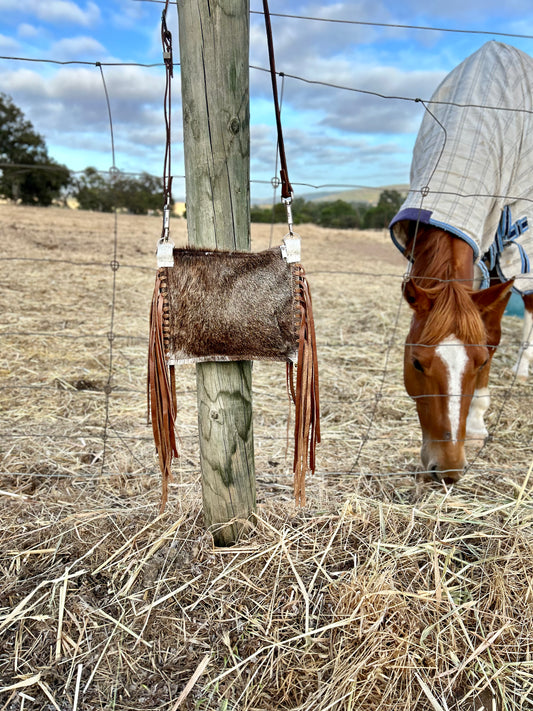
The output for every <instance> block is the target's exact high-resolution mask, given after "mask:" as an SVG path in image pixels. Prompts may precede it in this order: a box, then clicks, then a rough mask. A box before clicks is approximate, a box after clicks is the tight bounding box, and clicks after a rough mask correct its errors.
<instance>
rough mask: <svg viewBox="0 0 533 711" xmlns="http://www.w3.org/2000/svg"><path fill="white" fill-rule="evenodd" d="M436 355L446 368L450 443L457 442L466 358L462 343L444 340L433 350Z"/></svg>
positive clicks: (455, 339)
mask: <svg viewBox="0 0 533 711" xmlns="http://www.w3.org/2000/svg"><path fill="white" fill-rule="evenodd" d="M435 353H436V355H437V356H438V357H439V358H440V359H441V360H442V362H443V363H444V365H445V366H446V371H447V374H448V387H447V393H448V419H449V421H450V432H451V435H452V442H454V443H455V442H457V437H458V432H459V422H460V417H461V397H462V387H461V386H462V382H463V374H464V372H465V367H466V363H467V361H468V357H467V355H466V348H465V345H464V343H463V342H462V341H460V340H459V339H458V338H456V337H455V336H448V338H445V339H444V340H443V341H441V343H439V345H438V346H437V348H436V350H435Z"/></svg>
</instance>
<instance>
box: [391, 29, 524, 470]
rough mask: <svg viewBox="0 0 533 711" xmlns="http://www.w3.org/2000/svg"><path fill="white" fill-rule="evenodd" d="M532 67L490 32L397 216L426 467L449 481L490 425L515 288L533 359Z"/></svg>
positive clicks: (407, 353)
mask: <svg viewBox="0 0 533 711" xmlns="http://www.w3.org/2000/svg"><path fill="white" fill-rule="evenodd" d="M529 77H533V60H532V59H531V58H530V57H528V56H527V55H525V54H524V53H523V52H520V51H519V50H517V49H515V48H513V47H509V46H508V45H504V44H501V43H498V42H488V43H486V44H485V45H483V46H482V47H481V48H480V49H479V50H478V51H477V52H475V53H474V54H473V55H471V56H470V57H468V58H467V59H466V60H464V61H463V62H462V63H461V64H460V65H459V66H458V67H456V68H455V69H454V70H453V71H452V72H451V73H450V74H449V75H448V76H447V77H446V78H445V79H444V81H443V82H442V83H441V85H440V86H439V87H438V89H437V90H436V92H435V93H434V95H433V97H432V99H431V101H430V102H429V103H430V105H431V110H429V109H428V110H426V113H425V116H424V119H423V121H422V125H421V127H420V130H419V133H418V136H417V140H416V143H415V147H414V151H413V161H412V164H411V186H410V192H409V194H408V196H407V198H406V200H405V201H404V203H403V205H402V207H401V208H400V210H399V212H398V214H397V215H396V216H395V217H394V218H393V220H392V222H391V225H390V230H391V237H392V239H393V241H394V243H395V244H396V246H397V247H399V248H400V249H401V250H402V252H403V253H404V256H406V257H407V258H408V259H409V261H410V270H409V272H408V275H407V276H406V279H405V280H404V284H403V296H404V298H405V300H406V301H407V303H408V304H409V306H410V308H411V310H412V317H411V324H410V329H409V333H408V335H407V338H406V342H405V348H404V383H405V387H406V390H407V393H408V394H409V396H410V397H411V398H413V399H414V401H415V403H416V410H417V414H418V419H419V422H420V426H421V430H422V448H421V460H422V465H423V467H424V474H425V476H424V478H430V479H434V480H436V481H439V482H445V483H450V484H451V483H453V482H456V481H457V480H458V479H459V478H460V477H461V475H462V473H463V472H464V469H465V466H466V456H465V444H466V443H469V442H472V443H476V444H479V442H484V441H485V439H486V437H487V435H488V432H487V429H486V426H485V424H484V415H485V413H486V411H487V409H488V407H489V405H490V394H489V388H488V384H489V374H490V367H491V362H492V359H493V356H494V353H495V351H496V349H497V347H498V345H499V343H500V338H501V320H502V316H503V313H504V311H505V308H506V306H507V302H508V301H509V298H510V296H511V292H512V291H513V290H515V291H518V292H519V293H521V295H522V297H523V299H524V306H525V315H524V331H523V345H522V349H521V353H520V356H519V361H518V363H517V365H516V366H515V373H516V375H517V376H518V377H527V374H528V366H529V362H530V361H531V360H532V359H533V345H532V344H530V343H529V342H530V340H531V327H532V324H533V281H531V280H530V277H529V274H528V273H529V257H528V251H529V252H530V253H531V254H533V237H532V235H531V234H530V233H528V224H527V217H528V214H527V213H528V211H529V213H531V212H533V199H531V197H533V196H532V195H531V193H532V190H533V174H532V173H531V171H530V170H529V164H530V163H531V155H533V118H532V116H533V105H532V99H531V96H532V92H531V89H532V88H533V87H531V86H530V85H529V81H530V79H529ZM517 87H518V89H517ZM508 88H509V89H510V91H509V92H508V91H507V89H508ZM506 92H507V93H506ZM495 106H498V108H499V109H500V110H499V111H495V110H494V107H495ZM488 107H490V109H489V108H488ZM517 108H518V111H517V110H516V109H517ZM506 139H509V140H506ZM516 196H518V197H516ZM511 212H512V214H513V216H515V215H516V214H519V215H520V217H519V219H518V220H515V221H514V222H513V219H512V217H511Z"/></svg>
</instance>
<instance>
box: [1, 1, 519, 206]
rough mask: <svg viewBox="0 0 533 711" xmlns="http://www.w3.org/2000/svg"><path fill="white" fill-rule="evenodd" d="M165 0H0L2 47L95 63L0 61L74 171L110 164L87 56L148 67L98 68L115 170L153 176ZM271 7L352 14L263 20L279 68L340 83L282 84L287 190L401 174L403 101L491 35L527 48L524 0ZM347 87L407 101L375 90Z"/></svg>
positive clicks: (254, 173) (415, 108)
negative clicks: (160, 0)
mask: <svg viewBox="0 0 533 711" xmlns="http://www.w3.org/2000/svg"><path fill="white" fill-rule="evenodd" d="M250 3H251V4H250V9H251V10H252V11H256V12H260V11H261V10H262V2H260V0H250ZM504 5H505V7H504ZM162 7H163V6H162V4H160V3H157V2H149V1H147V0H79V1H74V0H24V2H21V1H20V0H0V55H2V56H3V57H19V58H27V59H48V60H50V59H52V60H56V61H63V62H65V61H73V60H78V61H86V62H90V63H92V64H91V65H88V66H83V65H59V64H46V63H41V62H29V61H21V60H18V59H7V58H5V59H0V66H1V74H0V77H1V79H0V91H1V92H4V93H6V94H8V95H9V96H11V97H12V98H13V100H14V101H15V103H16V104H17V105H18V106H19V107H20V108H21V109H22V110H23V112H24V114H25V115H26V117H27V118H28V119H29V120H30V121H31V122H32V123H33V125H34V127H35V128H36V130H37V131H38V132H39V133H40V134H41V135H42V136H43V137H44V139H45V141H46V144H47V146H48V150H49V153H50V155H51V156H52V157H53V158H55V159H56V160H58V161H60V162H62V163H65V164H66V165H67V166H68V167H69V168H71V169H72V170H82V169H84V168H85V167H87V166H94V167H96V168H98V169H101V170H107V169H108V168H109V167H110V166H111V163H112V159H111V149H110V136H109V124H108V115H107V108H106V104H105V98H104V93H103V86H102V80H101V75H100V70H99V69H98V68H97V67H96V66H94V63H95V62H102V63H115V62H116V63H127V62H133V63H142V64H156V65H158V66H155V67H139V66H119V67H111V66H104V67H103V71H104V76H105V80H106V84H107V88H108V91H109V96H110V101H111V111H112V117H113V125H114V137H115V151H116V165H117V167H118V168H119V169H120V170H124V171H133V172H141V171H148V172H151V173H154V174H156V175H159V174H160V173H161V171H162V161H163V150H164V124H163V109H162V102H163V89H164V71H163V68H162V66H160V65H159V63H160V62H161V46H160V19H161V11H162ZM270 10H271V13H284V14H288V15H299V16H307V17H314V18H324V19H329V20H344V21H351V24H349V23H332V22H319V21H317V20H306V19H295V18H287V17H284V18H278V17H275V16H273V18H272V26H273V32H274V44H275V50H276V64H277V69H278V71H282V72H285V73H286V74H288V75H294V76H297V77H301V78H303V79H308V80H313V81H320V82H324V83H325V84H335V85H340V86H343V87H346V89H344V90H341V89H334V88H331V87H329V86H324V85H322V84H320V85H319V84H309V83H306V82H303V81H300V80H297V79H291V78H287V79H286V80H285V86H284V99H283V126H284V134H285V142H286V152H287V159H288V165H289V173H290V178H291V181H292V183H293V186H294V189H295V194H296V196H298V195H308V194H309V193H310V192H311V189H310V188H309V187H306V185H330V184H340V185H346V186H351V185H362V186H366V185H368V186H377V187H380V186H385V185H391V184H396V183H407V182H408V177H409V163H410V157H411V150H412V147H413V144H414V140H415V137H416V132H417V130H418V126H419V124H420V121H421V118H422V113H421V112H422V111H423V108H422V107H421V106H420V104H416V103H415V102H414V101H412V100H408V99H414V98H416V97H420V98H423V99H429V98H430V96H431V94H432V92H433V90H434V89H435V88H436V86H437V85H438V83H439V82H440V81H441V79H442V78H443V77H444V76H445V75H446V74H447V73H448V72H449V71H450V70H451V69H452V68H453V67H454V66H456V65H457V64H458V63H459V62H460V61H462V59H464V58H465V57H466V56H468V55H469V54H471V53H472V52H473V51H475V50H476V49H478V48H479V47H480V46H481V45H482V44H483V43H484V42H486V41H488V40H489V39H498V40H500V41H504V42H508V43H509V44H512V45H514V46H516V47H519V48H520V49H522V50H524V51H526V52H528V53H529V54H532V55H533V7H532V4H531V2H530V0H507V1H506V2H505V4H504V3H501V1H498V2H496V0H469V2H464V0H462V2H460V1H459V0H448V1H447V2H439V3H436V2H430V1H428V0H403V1H402V2H398V0H362V1H361V2H359V1H357V0H355V1H351V2H329V1H328V2H298V1H293V2H291V3H287V2H282V1H281V0H270ZM168 20H169V22H168V24H169V29H170V30H171V32H172V34H173V37H174V47H175V57H176V59H177V58H179V48H178V26H177V25H178V21H177V12H176V6H175V4H173V5H171V6H170V7H169V17H168ZM354 23H369V24H354ZM379 25H384V26H379ZM394 25H403V26H405V25H410V26H418V27H434V28H441V29H440V30H439V31H430V30H421V29H406V28H405V27H395V26H394ZM444 29H454V30H471V31H476V32H477V34H474V33H472V32H446V31H443V30H444ZM481 33H486V34H481ZM497 33H507V34H509V35H529V36H531V38H530V37H516V36H513V37H502V36H500V35H499V34H497ZM250 64H251V65H252V66H254V67H266V66H267V50H266V42H265V34H264V21H263V17H262V15H260V14H256V13H255V12H252V14H251V51H250ZM173 84H174V85H173V91H174V103H173V135H174V144H173V172H174V173H175V174H176V175H182V174H183V161H182V157H183V152H182V146H181V135H182V134H181V100H180V96H179V69H178V70H177V71H176V77H175V79H174V83H173ZM348 89H351V90H348ZM250 90H251V178H252V199H253V200H255V201H257V200H261V199H262V198H263V197H265V196H271V194H272V192H271V189H270V188H269V186H268V185H264V184H263V183H262V182H261V181H268V180H270V178H271V177H272V176H273V174H274V168H275V147H276V135H275V129H274V113H273V107H272V97H271V87H270V80H269V77H268V75H267V74H266V73H265V72H262V71H259V70H258V69H251V70H250ZM354 90H363V92H364V91H368V92H376V93H378V94H383V95H386V96H389V97H392V96H394V97H405V99H403V100H402V99H392V98H386V99H383V98H379V97H376V96H372V95H370V94H366V93H361V91H354ZM330 192H331V190H330ZM174 196H175V198H176V199H181V198H183V197H184V183H183V181H182V180H176V181H175V183H174Z"/></svg>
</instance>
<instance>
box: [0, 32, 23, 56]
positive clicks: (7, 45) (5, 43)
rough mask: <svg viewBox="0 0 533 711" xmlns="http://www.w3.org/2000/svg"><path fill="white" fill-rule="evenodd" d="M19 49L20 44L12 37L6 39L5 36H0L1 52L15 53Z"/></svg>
mask: <svg viewBox="0 0 533 711" xmlns="http://www.w3.org/2000/svg"><path fill="white" fill-rule="evenodd" d="M19 47H20V44H19V43H18V42H17V40H15V39H13V37H6V35H0V51H1V52H5V53H8V52H16V51H17V50H18V49H19Z"/></svg>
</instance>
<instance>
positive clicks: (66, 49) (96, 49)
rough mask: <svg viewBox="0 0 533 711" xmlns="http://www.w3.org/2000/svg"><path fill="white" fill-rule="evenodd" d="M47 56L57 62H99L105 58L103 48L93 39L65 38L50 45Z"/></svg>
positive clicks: (105, 54)
mask: <svg viewBox="0 0 533 711" xmlns="http://www.w3.org/2000/svg"><path fill="white" fill-rule="evenodd" d="M48 53H49V55H50V56H51V57H53V58H54V59H57V60H76V59H78V60H88V61H92V60H95V61H101V60H102V59H103V58H104V57H106V56H107V51H106V49H105V47H104V46H103V45H102V44H101V43H100V42H98V40H96V39H94V37H87V36H80V37H67V38H65V39H62V40H59V41H58V42H55V43H54V44H52V45H51V47H50V50H49V52H48Z"/></svg>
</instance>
